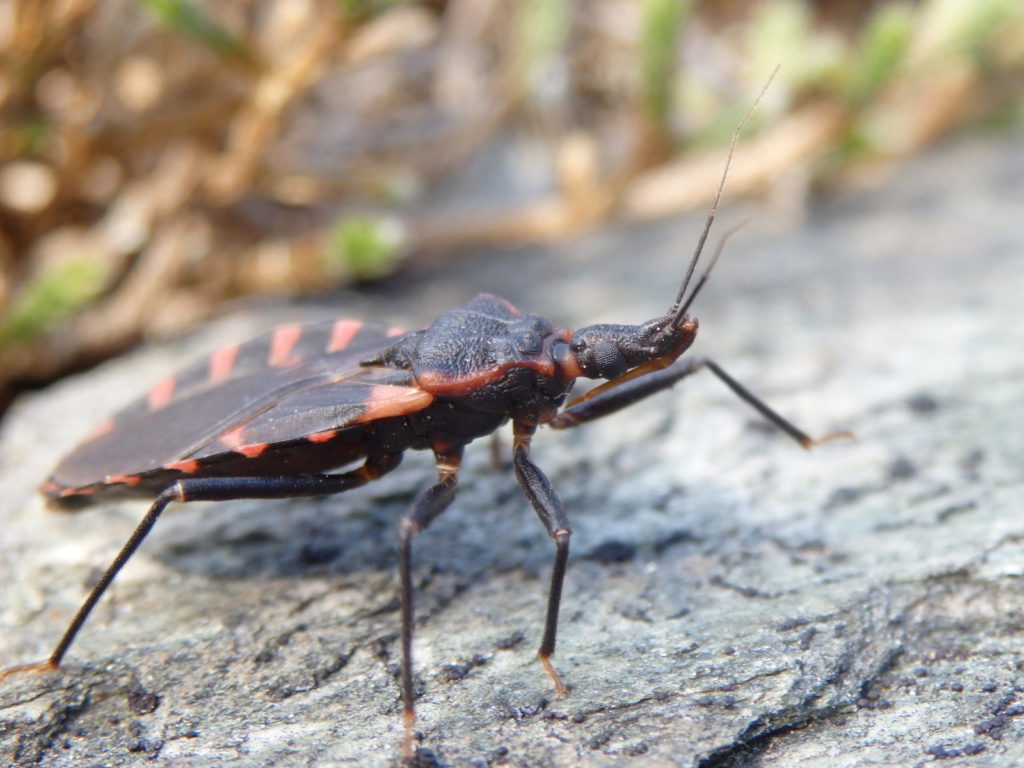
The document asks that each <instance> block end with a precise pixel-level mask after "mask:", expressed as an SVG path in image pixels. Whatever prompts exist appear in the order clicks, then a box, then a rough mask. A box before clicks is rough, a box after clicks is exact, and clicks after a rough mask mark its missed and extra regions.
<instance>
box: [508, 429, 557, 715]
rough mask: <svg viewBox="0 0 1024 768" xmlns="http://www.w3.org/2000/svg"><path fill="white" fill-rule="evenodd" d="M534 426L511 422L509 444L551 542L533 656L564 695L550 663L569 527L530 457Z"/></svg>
mask: <svg viewBox="0 0 1024 768" xmlns="http://www.w3.org/2000/svg"><path fill="white" fill-rule="evenodd" d="M536 429H537V427H536V425H533V424H523V423H522V422H518V421H517V422H515V424H514V425H513V435H514V442H513V447H512V456H513V462H514V465H515V473H516V480H518V481H519V485H520V487H521V488H522V489H523V493H525V494H526V498H527V499H528V500H529V502H530V504H531V505H532V506H533V509H534V511H536V513H537V516H538V517H539V518H540V521H541V522H542V523H543V524H544V527H545V528H547V531H548V535H549V536H551V538H552V539H553V540H554V542H555V563H554V567H553V568H552V570H551V589H550V591H549V592H548V610H547V617H546V618H545V620H544V637H543V639H542V640H541V643H540V649H539V650H538V651H537V655H538V656H539V657H540V661H541V664H543V665H544V670H545V671H546V672H547V673H548V677H550V678H551V682H552V683H553V684H554V686H555V691H556V692H557V694H558V695H559V696H564V695H565V684H564V683H563V682H562V678H561V677H560V676H559V675H558V672H557V670H556V669H555V667H554V666H553V665H552V663H551V656H552V655H553V654H554V652H555V636H556V634H557V633H558V607H559V605H560V603H561V601H562V583H563V582H564V581H565V565H566V562H567V561H568V559H569V537H570V536H572V529H571V528H570V527H569V518H568V517H566V515H565V511H564V510H563V509H562V502H561V501H559V499H558V496H557V495H556V494H555V492H554V490H553V489H552V488H551V483H550V482H548V479H547V477H545V476H544V473H543V472H542V471H541V470H540V467H538V466H537V465H536V464H534V463H533V460H532V459H531V458H530V440H531V438H532V437H533V433H534V431H536Z"/></svg>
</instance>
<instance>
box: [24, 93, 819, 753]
mask: <svg viewBox="0 0 1024 768" xmlns="http://www.w3.org/2000/svg"><path fill="white" fill-rule="evenodd" d="M752 109H753V108H752ZM748 117H749V113H748ZM746 119H747V118H746V117H745V118H744V120H743V121H742V122H741V123H740V124H739V125H738V126H737V128H736V130H735V132H734V134H733V140H732V144H731V145H730V149H729V155H728V158H729V160H727V162H726V166H725V172H723V174H722V178H721V181H720V182H719V185H718V190H717V194H716V196H715V201H714V204H713V206H712V208H711V211H710V212H709V214H708V217H707V220H706V222H705V225H704V230H703V232H702V234H701V236H700V239H699V241H698V244H697V247H696V249H695V251H694V254H693V257H692V258H691V260H690V262H689V266H688V268H687V270H686V274H685V277H684V278H683V280H682V283H681V285H680V288H679V290H678V292H677V294H676V297H675V300H674V301H673V302H672V304H671V306H670V307H669V308H668V310H667V311H666V312H665V314H663V315H661V316H660V317H656V318H654V319H652V320H648V321H647V322H645V323H642V324H640V325H610V324H603V325H590V326H586V327H584V328H580V329H579V330H576V331H571V330H560V329H557V328H556V327H554V326H553V325H552V324H551V323H550V322H549V321H547V320H545V319H543V318H541V317H539V316H537V315H532V314H523V313H521V312H520V311H519V310H517V309H516V308H515V307H513V306H512V305H511V304H510V303H508V302H507V301H505V300H503V299H500V298H497V297H495V296H491V295H486V294H484V295H480V296H477V297H476V298H475V299H473V300H472V301H470V302H469V303H468V304H466V305H465V306H462V307H459V308H456V309H452V310H450V311H448V312H445V313H444V314H442V315H441V316H439V317H438V318H437V319H436V320H435V321H434V322H433V323H432V324H430V325H429V326H427V327H426V328H424V329H421V330H417V331H412V332H407V333H405V332H399V331H395V330H389V329H388V328H386V327H385V326H377V325H372V324H369V323H362V322H360V321H356V320H350V319H341V320H336V321H333V322H327V323H321V324H316V325H308V326H300V325H288V326H284V327H280V328H277V329H276V330H273V331H271V332H270V333H268V334H266V335H263V336H260V337H258V338H256V339H254V340H252V341H249V342H247V343H245V344H241V345H238V346H231V347H227V348H224V349H220V350H218V351H216V352H214V353H213V354H212V355H210V356H209V357H208V358H207V359H205V360H203V361H201V362H199V363H197V364H196V365H194V366H192V367H190V368H187V369H185V370H184V371H182V372H181V373H179V374H178V375H176V376H173V377H171V378H167V379H165V380H163V381H161V382H160V383H158V384H157V385H156V386H155V387H153V388H152V389H150V390H149V392H148V393H147V394H146V395H145V396H144V397H142V398H141V399H140V400H139V401H137V402H136V403H134V404H133V405H130V406H129V407H128V408H126V409H125V410H124V411H122V412H121V413H119V414H117V415H116V416H114V417H112V418H110V419H108V420H106V421H104V422H103V423H101V424H100V425H99V427H98V428H97V429H96V430H94V432H93V433H92V434H91V435H90V436H89V437H88V438H87V439H86V440H85V442H84V443H82V444H81V445H79V446H78V447H77V448H76V449H74V450H73V451H72V452H71V453H70V454H69V455H68V456H66V457H65V458H64V459H63V461H61V462H60V463H59V464H58V466H57V467H56V469H55V470H54V472H53V474H52V476H51V477H50V479H49V480H47V482H46V483H45V484H44V485H43V486H42V489H41V490H42V492H43V494H44V495H45V496H46V497H47V498H48V499H49V501H50V502H51V503H52V504H53V505H54V506H56V507H58V508H61V509H66V510H74V509H79V508H82V507H85V506H89V505H93V504H98V503H102V502H106V501H109V500H114V499H121V498H137V497H139V498H147V499H153V501H152V504H151V506H150V508H149V511H148V512H147V513H146V514H145V516H144V517H143V518H142V520H141V521H140V522H139V524H138V526H137V527H136V529H135V531H134V532H133V533H132V535H131V536H130V538H129V539H128V541H127V542H126V543H125V544H124V546H123V547H122V548H121V550H120V551H119V552H118V554H117V556H116V557H115V558H114V560H113V562H112V563H111V564H110V565H109V566H108V567H107V569H106V571H105V572H104V573H103V575H102V576H101V578H100V579H99V581H98V582H97V583H96V585H95V586H94V587H93V589H92V591H91V592H90V594H89V595H88V597H87V598H86V600H85V601H84V603H83V604H82V606H81V608H80V609H79V610H78V612H77V614H76V615H75V617H74V618H73V619H72V621H71V623H70V624H69V626H68V627H67V629H66V631H65V632H64V634H63V636H62V637H61V639H60V641H59V642H58V643H57V645H56V647H55V648H54V650H53V652H52V653H51V655H50V657H49V658H48V659H47V660H46V661H44V662H40V663H37V664H29V665H24V666H22V667H16V668H13V669H11V670H8V671H7V672H6V673H4V674H9V673H10V672H12V671H16V670H25V669H36V670H42V669H47V668H56V667H57V666H59V665H60V663H61V661H62V660H63V659H64V656H65V654H66V653H67V651H68V649H69V647H70V646H71V644H72V642H73V641H74V639H75V637H76V635H77V634H78V632H79V630H81V628H82V626H83V624H84V623H85V621H86V619H87V618H88V616H89V614H90V612H91V611H92V610H93V608H94V607H95V606H96V604H97V602H98V601H99V600H100V598H101V597H102V596H103V594H104V593H105V592H106V590H107V588H108V587H109V586H110V584H111V582H112V581H113V580H114V578H115V577H116V576H117V574H118V572H119V571H120V570H121V568H122V567H123V566H124V564H125V563H126V562H127V561H128V559H129V558H130V557H131V556H132V554H133V553H134V552H135V551H136V549H137V548H138V547H139V545H140V544H141V543H142V541H143V539H145V537H146V536H147V535H148V534H149V532H150V530H151V529H152V528H153V526H154V524H155V523H156V521H157V519H158V518H159V517H160V515H161V513H162V512H163V511H164V509H165V508H166V507H167V505H168V504H170V503H171V502H184V501H199V500H204V501H227V500H231V499H242V498H256V499H275V498H289V497H301V496H322V495H326V494H335V493H341V492H343V491H348V490H351V489H353V488H356V487H358V486H361V485H363V484H365V483H367V482H369V481H371V480H374V479H376V478H379V477H380V476H381V475H384V474H385V473H387V472H390V471H392V470H393V469H395V468H396V467H397V466H398V464H399V462H400V461H401V459H402V455H403V452H404V451H406V450H409V449H415V450H429V451H432V452H433V454H434V457H435V460H436V466H437V479H436V481H435V482H433V483H432V484H430V485H429V486H428V487H427V488H425V489H424V490H423V492H422V493H421V494H420V495H419V496H418V497H417V498H416V499H415V500H414V502H413V503H412V506H411V508H410V510H409V512H408V513H407V514H406V515H405V516H404V517H403V518H401V520H400V521H399V525H398V562H399V576H400V579H399V582H400V583H399V590H400V593H401V614H400V622H401V634H400V637H401V662H402V669H401V681H400V688H401V698H402V705H403V710H404V723H405V737H404V743H403V751H404V754H405V755H406V756H409V755H410V754H411V749H412V746H411V745H412V733H413V727H414V723H415V701H414V686H413V659H412V636H413V615H414V614H413V587H412V575H411V574H412V542H413V539H414V538H415V537H416V535H417V534H418V533H420V532H421V531H423V530H424V529H425V528H427V527H428V526H429V525H430V523H431V522H432V521H433V520H434V519H435V518H436V517H437V516H438V515H440V514H441V513H442V512H443V511H444V510H445V508H447V507H448V506H449V505H450V504H451V503H452V500H453V499H454V498H455V494H456V491H457V488H458V477H459V467H460V463H461V460H462V455H463V449H464V447H465V446H466V445H467V444H468V443H470V442H471V441H472V440H474V439H476V438H479V437H482V436H485V435H488V434H490V433H492V432H494V431H495V430H496V429H498V428H499V427H500V426H502V425H503V424H505V423H506V422H508V421H511V423H512V432H513V445H512V463H513V468H514V472H515V477H516V480H517V481H518V483H519V485H520V487H521V488H522V490H523V493H524V494H525V496H526V498H527V500H528V501H529V504H530V505H531V506H532V507H533V509H534V510H535V512H536V513H537V515H538V516H539V518H540V520H541V522H542V523H543V525H544V527H545V528H546V530H547V532H548V534H549V536H550V537H551V539H552V540H553V542H554V550H555V557H554V564H553V568H552V572H551V583H550V589H549V592H548V601H547V613H546V617H545V620H544V631H543V636H542V640H541V643H540V648H539V651H538V655H539V657H540V661H541V663H542V664H543V667H544V669H545V670H546V672H547V674H548V676H549V677H550V679H551V681H552V683H553V685H554V687H555V689H556V691H557V692H558V694H560V695H561V694H564V693H565V691H566V688H565V685H564V683H563V682H562V680H561V678H560V677H559V674H558V672H557V671H556V670H555V667H554V666H553V664H552V662H551V657H552V655H553V654H554V651H555V639H556V633H557V628H558V614H559V602H560V599H561V595H562V584H563V580H564V577H565V572H566V562H567V559H568V556H569V541H570V538H571V534H572V529H571V527H570V524H569V519H568V517H567V515H566V513H565V510H564V509H563V507H562V504H561V502H560V501H559V498H558V496H557V495H556V494H555V491H554V490H553V488H552V486H551V483H550V482H549V481H548V479H547V477H546V476H545V475H544V473H543V471H542V470H541V469H540V468H539V467H538V466H537V465H536V464H535V463H534V461H533V459H532V458H531V456H530V444H531V440H532V439H533V436H534V433H535V431H536V430H537V428H538V426H540V425H547V426H548V427H552V428H555V429H569V428H574V427H576V426H578V425H580V424H584V423H586V422H588V421H591V420H592V419H596V418H599V417H602V416H606V415H608V414H611V413H613V412H615V411H618V410H620V409H622V408H624V407H626V406H628V405H630V404H632V403H635V402H636V401H638V400H640V399H642V398H645V397H648V396H650V395H653V394H655V393H656V392H659V391H661V390H665V389H667V388H669V387H671V386H672V385H673V384H675V383H676V382H678V381H679V380H681V379H683V378H686V377H687V376H690V375H691V374H694V373H697V372H698V371H700V370H703V369H707V370H709V371H711V372H712V373H713V374H714V375H715V376H717V377H718V378H719V379H720V380H721V381H722V382H724V383H725V384H726V385H727V386H728V387H729V388H730V389H732V391H733V392H735V393H736V394H737V395H738V396H739V397H740V398H742V399H743V400H745V401H746V402H747V403H749V404H750V405H751V406H753V407H754V408H755V409H757V410H758V411H759V412H760V413H761V414H762V415H763V416H764V417H765V418H767V420H768V421H770V422H771V423H772V424H774V425H775V426H776V427H778V428H779V429H781V430H782V431H783V432H785V433H786V434H787V435H789V436H790V437H791V438H793V439H794V440H796V441H797V442H798V443H799V444H800V445H802V446H804V447H805V448H808V447H811V446H812V445H814V444H815V442H816V441H814V440H812V439H811V438H810V437H808V436H807V435H806V434H805V433H804V432H802V431H801V430H799V429H798V428H797V427H795V426H794V425H793V424H792V423H790V422H789V421H787V420H786V419H785V418H783V417H782V416H780V415H779V414H777V413H776V412H775V411H773V410H772V409H771V408H769V407H768V406H767V405H766V404H765V403H764V402H762V401H761V400H759V399H758V398H757V397H755V396H754V395H753V394H752V393H751V392H750V391H748V390H747V389H746V388H745V387H743V386H742V385H741V384H739V383H738V382H737V381H736V380H734V379H733V378H732V377H730V376H729V375H728V374H727V373H726V372H725V371H724V370H723V369H722V368H721V367H720V366H719V365H718V364H717V363H715V362H714V361H712V360H710V359H707V358H688V359H680V356H681V355H682V354H683V353H684V352H685V351H686V350H687V349H688V348H689V347H690V345H691V344H692V343H693V341H694V338H695V337H696V334H697V320H696V318H693V317H691V316H690V315H689V314H688V312H689V309H690V307H691V305H692V304H693V302H694V300H695V299H696V298H697V296H698V295H699V294H700V292H701V289H702V288H703V286H704V285H705V283H706V281H707V279H708V276H709V274H710V272H711V269H712V268H713V267H714V264H715V263H716V261H717V260H718V257H719V255H720V254H721V252H722V247H721V246H719V248H718V249H717V251H716V252H715V254H714V255H713V257H712V259H711V260H710V263H709V264H708V266H707V267H706V268H705V269H704V271H703V273H702V274H701V276H700V278H699V279H697V280H696V282H693V277H694V275H695V271H696V268H697V266H698V262H699V261H700V258H701V254H702V252H703V249H704V244H705V241H706V239H707V236H708V233H709V231H710V229H711V225H712V222H713V220H714V218H715V213H716V211H717V208H718V204H719V201H720V199H721V195H722V190H723V187H724V184H725V179H726V176H727V173H728V168H729V161H730V160H731V158H732V152H733V150H734V148H735V144H736V138H737V136H738V134H739V132H740V129H741V128H742V126H743V123H744V122H745V121H746ZM724 242H725V239H723V241H722V243H723V245H724ZM691 283H693V287H692V289H691V288H690V286H691ZM580 378H586V379H604V380H605V383H603V384H601V385H599V386H597V387H596V388H593V389H591V390H590V391H589V392H587V393H586V394H584V395H583V396H581V397H578V398H576V399H575V400H572V401H571V402H569V403H568V404H567V405H565V401H566V400H567V398H568V395H569V391H570V389H571V388H572V386H573V384H574V382H575V381H576V380H577V379H580ZM355 462H360V463H359V464H358V465H357V466H355V468H352V469H348V470H347V471H341V472H331V471H330V470H334V469H336V468H345V467H346V466H348V465H352V464H353V463H355Z"/></svg>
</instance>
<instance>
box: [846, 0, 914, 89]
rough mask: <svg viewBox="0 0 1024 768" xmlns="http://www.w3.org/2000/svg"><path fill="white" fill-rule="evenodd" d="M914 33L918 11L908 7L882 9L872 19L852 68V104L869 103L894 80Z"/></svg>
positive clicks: (848, 84) (849, 76) (849, 84)
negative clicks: (915, 17)
mask: <svg viewBox="0 0 1024 768" xmlns="http://www.w3.org/2000/svg"><path fill="white" fill-rule="evenodd" d="M913 30H914V11H913V9H912V8H911V7H910V5H909V4H906V3H894V4H892V5H885V6H882V7H881V8H879V9H878V11H877V12H876V13H875V14H874V15H873V16H872V17H871V19H870V20H869V21H868V24H867V26H866V27H865V29H864V34H863V35H862V37H861V43H860V46H859V48H858V49H857V50H855V51H854V54H853V58H852V60H851V61H850V63H849V65H848V70H847V72H848V74H847V82H846V97H847V99H848V101H849V102H850V103H852V104H854V105H860V104H863V103H865V102H866V101H868V100H869V99H870V98H871V97H872V96H874V95H875V93H876V92H877V91H878V89H879V88H880V87H881V86H882V85H884V84H885V83H886V82H888V81H889V80H890V79H891V78H892V76H893V75H894V74H895V73H896V71H897V70H898V68H899V65H900V63H901V62H902V61H903V60H904V58H905V56H906V53H907V49H908V48H909V45H910V41H911V36H912V34H913Z"/></svg>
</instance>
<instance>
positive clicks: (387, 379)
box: [182, 367, 434, 459]
mask: <svg viewBox="0 0 1024 768" xmlns="http://www.w3.org/2000/svg"><path fill="white" fill-rule="evenodd" d="M433 399H434V398H433V396H432V395H430V394H428V393H427V392H424V391H423V390H422V389H420V388H419V387H417V386H415V383H414V382H413V378H412V374H411V373H409V372H407V371H395V370H392V369H390V368H380V367H370V368H361V369H359V371H357V372H356V373H354V374H350V375H346V376H344V377H343V378H340V377H339V378H336V379H333V380H327V381H320V382H317V383H316V384H315V385H312V386H308V387H304V388H302V389H296V390H294V391H292V392H289V393H288V394H286V395H283V396H282V397H280V398H276V399H275V401H274V402H273V404H271V405H270V406H269V407H267V408H266V409H262V410H255V409H254V411H253V412H251V413H250V414H247V415H246V416H245V418H243V419H240V420H238V421H237V422H236V423H235V424H232V425H231V426H230V427H229V428H228V429H227V430H223V431H220V432H218V434H217V435H216V436H215V437H214V439H212V440H209V441H207V442H206V443H205V444H203V445H201V446H197V447H196V449H195V450H193V451H191V452H189V453H188V454H187V455H186V456H183V457H182V458H186V459H204V458H207V457H209V456H215V455H217V454H221V453H224V452H225V451H231V450H241V452H243V453H245V452H250V453H253V454H256V455H258V454H260V453H262V452H263V450H265V448H266V447H267V446H269V445H272V444H274V443H287V442H292V441H295V440H302V439H308V438H310V437H311V436H312V437H313V439H314V440H315V441H317V440H318V441H327V440H329V439H331V438H333V437H334V433H336V432H337V431H339V430H341V429H344V428H345V427H351V426H354V425H356V424H364V423H366V422H369V421H376V420H377V419H382V418H387V417H389V416H404V415H405V414H408V413H413V412H415V411H419V410H422V409H423V408H426V407H427V406H428V405H429V404H430V403H431V402H433Z"/></svg>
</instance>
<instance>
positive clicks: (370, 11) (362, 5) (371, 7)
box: [337, 0, 409, 21]
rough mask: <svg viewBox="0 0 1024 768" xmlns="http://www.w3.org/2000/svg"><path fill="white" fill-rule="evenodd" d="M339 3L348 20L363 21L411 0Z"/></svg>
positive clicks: (365, 0)
mask: <svg viewBox="0 0 1024 768" xmlns="http://www.w3.org/2000/svg"><path fill="white" fill-rule="evenodd" d="M337 3H338V7H339V8H340V9H341V15H342V18H344V19H345V20H346V21H362V20H364V19H371V18H373V17H374V16H378V15H380V14H382V13H384V12H385V11H389V10H391V9H392V8H395V7H397V6H399V5H407V4H408V3H409V0H337Z"/></svg>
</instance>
